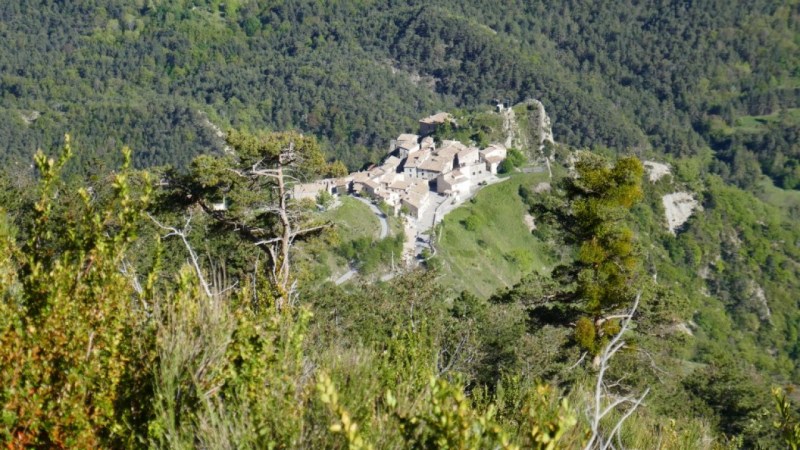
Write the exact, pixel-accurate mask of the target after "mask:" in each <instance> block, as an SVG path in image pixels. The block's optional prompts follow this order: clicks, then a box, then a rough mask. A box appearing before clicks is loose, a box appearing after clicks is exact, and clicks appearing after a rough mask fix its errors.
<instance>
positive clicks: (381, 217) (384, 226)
mask: <svg viewBox="0 0 800 450" xmlns="http://www.w3.org/2000/svg"><path fill="white" fill-rule="evenodd" d="M353 198H354V199H356V200H358V201H360V202H361V203H364V204H365V205H367V206H369V209H371V210H372V212H373V213H375V215H376V216H377V217H378V221H379V222H380V223H381V232H380V235H379V236H378V239H384V238H386V236H388V235H389V222H388V221H387V220H386V214H384V213H383V211H381V210H380V209H378V207H377V206H375V204H374V203H372V202H370V201H369V200H367V199H365V198H362V197H353ZM356 273H358V271H357V270H355V269H350V270H348V271H347V272H345V273H344V275H342V276H340V277H339V278H337V279H336V281H335V282H334V283H336V285H337V286H338V285H340V284H342V283H344V282H346V281H347V280H349V279H351V278H353V277H354V276H355V275H356Z"/></svg>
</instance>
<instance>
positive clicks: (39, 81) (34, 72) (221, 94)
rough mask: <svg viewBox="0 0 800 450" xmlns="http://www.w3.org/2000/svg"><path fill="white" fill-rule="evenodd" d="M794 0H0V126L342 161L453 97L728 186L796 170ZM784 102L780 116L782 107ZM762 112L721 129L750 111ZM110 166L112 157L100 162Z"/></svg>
mask: <svg viewBox="0 0 800 450" xmlns="http://www.w3.org/2000/svg"><path fill="white" fill-rule="evenodd" d="M797 8H798V6H797V4H796V3H794V2H790V3H786V2H778V1H772V2H770V1H758V2H755V3H753V2H746V3H742V4H735V3H730V2H701V3H698V4H691V5H688V4H686V3H682V2H672V3H665V4H650V3H647V2H646V3H642V4H633V3H631V2H626V1H620V2H606V3H604V4H603V5H600V6H596V5H588V4H585V3H582V2H559V3H558V4H549V3H546V2H523V1H507V2H503V3H502V4H501V5H497V4H495V3H494V2H480V1H475V2H448V1H444V2H436V4H435V5H430V4H428V3H427V2H414V1H408V2H391V3H386V4H383V3H380V2H335V3H330V4H328V3H319V2H306V1H291V2H269V3H268V4H266V3H259V2H251V1H241V0H239V1H232V2H225V3H221V2H218V1H201V0H194V1H148V2H145V1H139V2H133V3H131V2H115V1H112V2H94V1H81V2H68V3H64V2H49V1H48V2H33V1H23V0H20V1H13V2H4V4H3V5H0V35H1V36H2V38H3V39H2V43H0V46H2V47H0V69H2V70H0V73H2V75H1V76H0V93H1V94H2V99H3V100H2V103H1V104H0V107H2V115H1V116H0V118H1V119H2V122H0V130H1V131H0V132H1V133H2V138H3V139H2V141H3V146H4V151H3V156H4V157H5V158H12V157H21V156H22V157H23V158H22V160H27V159H29V157H30V155H31V154H32V152H33V150H34V149H35V148H36V147H37V146H42V147H51V146H52V145H53V144H55V143H57V142H59V140H60V139H61V136H62V135H63V134H64V133H65V132H66V131H70V132H72V133H73V134H74V135H75V136H76V139H77V141H76V142H82V143H85V144H86V146H87V147H88V148H92V149H93V150H92V152H91V155H90V154H83V155H79V158H81V159H86V160H90V159H91V158H92V157H94V156H97V157H99V158H100V159H101V160H108V159H113V158H114V153H113V152H111V149H113V148H115V147H116V146H118V145H120V144H122V143H124V144H127V145H130V146H132V147H133V148H135V149H136V150H137V151H136V156H135V163H136V164H137V165H139V166H149V165H160V164H167V163H169V164H175V165H179V166H180V165H184V164H186V163H187V162H188V161H189V160H190V159H191V156H192V155H195V154H198V153H204V152H208V151H210V150H213V149H218V148H219V144H220V142H219V139H218V138H216V137H215V136H216V135H215V132H214V131H213V130H212V129H211V127H210V126H209V121H210V122H211V123H213V124H215V125H217V126H220V127H222V128H223V129H224V128H227V127H229V126H235V127H250V128H254V129H256V128H257V129H263V128H267V129H275V130H281V129H288V128H297V129H299V130H302V131H306V132H310V133H314V134H315V135H317V136H319V137H320V138H322V139H323V140H324V142H325V145H326V146H327V147H328V149H329V154H330V155H331V157H334V156H335V157H337V158H338V159H341V160H343V161H344V162H346V163H347V164H348V166H350V167H351V168H354V167H357V166H360V165H361V164H363V163H365V162H367V161H369V160H375V159H377V157H378V156H379V155H380V153H381V151H382V150H383V149H384V148H385V147H386V144H387V140H388V139H389V138H390V137H391V136H394V135H396V134H398V133H399V132H401V131H405V130H407V129H409V128H412V127H413V123H414V120H416V119H417V118H419V117H422V116H423V115H425V114H427V113H431V112H434V111H435V110H438V109H446V108H449V107H452V106H454V105H458V106H476V105H480V104H486V103H488V102H490V101H492V100H493V99H499V100H510V101H512V102H516V101H519V100H523V99H525V98H527V97H535V98H540V99H542V101H543V102H544V103H545V105H546V107H547V109H548V111H549V112H550V114H551V115H552V116H553V118H554V131H555V134H556V135H557V136H559V139H561V140H563V141H564V142H566V143H568V144H571V145H576V146H607V147H611V148H615V149H618V150H635V151H644V150H647V149H651V148H652V149H653V150H654V151H657V152H660V151H664V152H668V153H670V154H674V155H691V154H694V153H695V152H696V151H697V150H698V149H699V148H701V147H704V146H711V147H712V148H714V149H715V150H717V158H718V162H717V163H716V165H715V170H716V171H717V172H718V173H720V174H722V175H723V176H724V177H725V178H727V179H731V180H734V181H736V182H738V183H740V184H742V185H746V184H747V183H748V181H747V180H748V179H752V177H751V176H749V175H750V174H751V173H753V172H757V171H758V170H759V167H760V168H761V169H760V170H763V171H764V172H765V173H767V174H769V175H770V176H772V177H773V178H774V179H775V180H776V181H777V182H778V183H779V184H782V185H784V186H786V187H789V188H793V187H794V185H795V183H796V181H795V180H796V179H797V174H796V173H794V171H795V167H797V165H798V164H797V160H798V150H797V144H796V139H793V138H792V136H796V135H797V126H798V121H797V119H796V118H797V114H796V113H795V112H794V111H795V110H794V109H793V108H797V107H798V106H800V105H798V97H799V96H800V81H799V80H800V73H798V67H800V63H799V62H798V59H797V58H798V56H797V55H798V54H800V52H798V43H797V41H796V36H797V32H798V26H799V24H798V22H799V19H798V10H797ZM782 111H783V113H782ZM765 115H774V116H775V118H776V119H775V120H763V121H762V123H763V125H764V126H762V127H760V128H757V129H755V130H754V129H752V127H751V129H750V131H751V133H746V134H742V133H736V132H733V131H729V130H731V129H733V130H735V129H737V127H739V126H741V125H742V124H747V123H749V122H750V121H753V120H756V121H757V120H759V119H758V117H762V116H765ZM117 162H118V161H117Z"/></svg>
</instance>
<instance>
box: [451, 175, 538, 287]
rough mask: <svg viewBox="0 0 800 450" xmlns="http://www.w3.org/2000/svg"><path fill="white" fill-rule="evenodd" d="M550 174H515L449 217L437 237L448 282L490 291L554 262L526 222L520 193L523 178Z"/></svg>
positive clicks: (527, 180)
mask: <svg viewBox="0 0 800 450" xmlns="http://www.w3.org/2000/svg"><path fill="white" fill-rule="evenodd" d="M546 179H547V175H546V174H521V173H520V174H515V175H513V176H511V177H510V179H509V180H507V181H504V182H502V183H500V184H495V185H492V186H488V187H486V188H485V189H483V190H481V191H480V192H479V193H478V194H477V195H476V196H475V198H474V199H473V200H474V201H470V202H467V203H466V204H464V205H463V206H462V207H460V208H458V209H456V210H454V211H453V212H451V213H450V214H448V215H447V217H445V219H444V221H443V222H442V224H441V225H440V226H439V227H438V228H437V233H438V236H439V237H438V238H437V243H436V247H437V249H438V252H437V257H439V258H440V260H441V261H442V265H443V275H442V276H443V283H444V284H445V285H447V286H451V287H453V288H454V289H456V290H467V291H470V292H473V293H475V294H477V295H480V296H484V297H488V296H489V295H491V294H493V293H494V292H495V291H497V290H498V289H501V288H505V287H509V286H512V285H513V284H515V283H516V282H517V281H519V280H520V278H522V276H523V275H525V274H527V273H530V272H531V271H533V270H544V269H545V268H546V266H548V265H549V259H550V258H549V257H548V256H547V250H546V247H545V245H544V244H543V243H542V242H541V241H540V240H538V239H536V238H535V237H533V235H531V233H530V232H529V231H528V228H527V226H526V225H525V223H524V222H523V215H524V214H525V205H524V204H523V203H522V200H521V198H520V197H519V195H518V194H517V192H518V190H519V186H520V184H523V183H526V184H535V183H538V182H540V181H546ZM471 217H474V219H470V218H471ZM468 222H471V223H473V224H474V227H473V226H469V227H470V228H472V230H469V229H467V226H468V225H465V223H468Z"/></svg>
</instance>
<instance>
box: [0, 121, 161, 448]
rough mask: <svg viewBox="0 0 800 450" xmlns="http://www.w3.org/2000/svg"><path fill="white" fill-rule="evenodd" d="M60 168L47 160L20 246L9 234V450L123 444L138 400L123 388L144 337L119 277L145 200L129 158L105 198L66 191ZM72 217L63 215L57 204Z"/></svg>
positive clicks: (4, 375)
mask: <svg viewBox="0 0 800 450" xmlns="http://www.w3.org/2000/svg"><path fill="white" fill-rule="evenodd" d="M66 142H67V144H66V145H65V147H64V150H63V152H62V154H61V157H60V158H59V159H58V160H53V159H48V158H46V157H45V156H44V155H43V154H42V153H41V152H40V153H39V154H37V157H36V164H37V167H38V169H39V172H40V176H41V180H40V182H39V195H40V197H39V200H38V201H37V202H36V204H35V209H34V214H33V217H32V220H31V222H29V223H27V224H25V225H24V226H25V227H26V228H27V230H26V231H28V233H27V234H28V236H29V237H28V239H27V242H26V243H25V244H24V245H23V246H22V247H21V248H19V247H17V246H16V244H15V242H14V240H13V236H12V235H11V234H9V233H8V232H6V233H5V234H4V235H3V236H2V238H3V242H2V245H1V246H0V249H2V252H3V260H4V262H3V270H2V274H3V278H4V280H3V281H4V282H3V290H2V292H3V294H2V302H0V308H2V313H0V314H1V315H2V320H0V380H2V383H0V384H2V386H3V387H2V390H0V403H2V405H3V410H4V413H3V416H2V427H1V428H0V439H2V440H3V441H4V442H7V443H9V445H10V446H45V447H59V448H60V447H67V448H70V447H96V446H103V445H109V444H111V443H113V442H124V440H125V438H124V436H125V428H126V426H125V424H126V422H128V421H129V420H135V418H134V417H133V416H135V415H136V413H135V409H136V408H135V405H136V404H137V400H136V399H135V398H130V397H128V395H130V393H132V392H135V390H136V389H137V386H131V385H127V384H126V382H127V381H129V380H130V378H129V375H130V374H131V371H135V370H136V367H135V364H131V361H132V360H133V359H135V358H136V357H137V356H138V355H137V349H136V343H137V339H138V337H137V336H136V335H135V334H134V333H132V331H133V328H134V327H135V326H137V315H136V312H135V308H136V307H135V306H133V308H132V304H131V302H130V301H129V299H128V296H130V295H131V288H130V285H129V282H128V280H127V279H126V278H125V277H124V276H122V274H120V273H119V267H120V264H122V262H123V258H124V256H125V252H126V249H127V248H128V247H129V246H130V245H131V243H132V242H133V241H134V239H135V238H136V231H137V228H138V219H139V214H140V213H141V211H142V210H143V208H144V207H145V206H146V205H147V203H148V201H149V192H148V191H147V190H146V191H145V192H144V193H143V194H142V195H141V197H140V198H135V197H134V196H133V195H132V194H131V190H130V185H129V176H130V171H129V170H128V163H129V162H130V152H129V151H127V150H125V151H123V154H124V157H125V160H126V164H125V165H124V166H123V168H122V170H121V171H120V172H119V173H118V174H117V175H115V176H114V177H113V179H112V182H111V185H110V189H109V192H107V193H105V194H108V197H107V198H105V199H103V200H97V199H94V198H93V197H92V195H91V194H90V193H89V192H88V191H86V190H79V191H78V192H77V196H76V197H77V198H75V197H74V196H73V197H72V198H71V199H70V198H69V197H71V194H72V193H70V192H68V191H66V190H65V186H64V185H63V184H62V182H61V180H60V177H59V172H60V170H61V169H62V168H63V167H64V164H65V163H66V162H67V160H68V159H69V157H70V156H71V153H72V149H71V146H70V140H69V137H67V139H66ZM57 195H58V196H60V197H61V202H62V204H67V205H69V206H70V208H73V209H72V210H71V211H69V212H67V213H66V214H65V211H63V210H61V209H60V208H57V207H56V206H55V205H56V204H55V203H54V198H55V197H56V196H57Z"/></svg>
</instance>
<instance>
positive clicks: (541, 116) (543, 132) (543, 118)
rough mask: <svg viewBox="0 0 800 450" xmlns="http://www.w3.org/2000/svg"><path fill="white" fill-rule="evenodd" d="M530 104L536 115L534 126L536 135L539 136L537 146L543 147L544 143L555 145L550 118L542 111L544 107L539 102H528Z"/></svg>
mask: <svg viewBox="0 0 800 450" xmlns="http://www.w3.org/2000/svg"><path fill="white" fill-rule="evenodd" d="M528 102H529V103H530V104H533V105H535V106H536V114H535V118H534V120H535V121H536V122H538V124H537V126H536V133H537V134H538V136H539V145H540V146H542V145H544V143H545V142H550V143H551V144H555V140H553V126H552V123H551V121H550V116H548V115H547V112H546V111H545V110H544V105H543V104H542V102H540V101H539V100H529V101H528Z"/></svg>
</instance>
